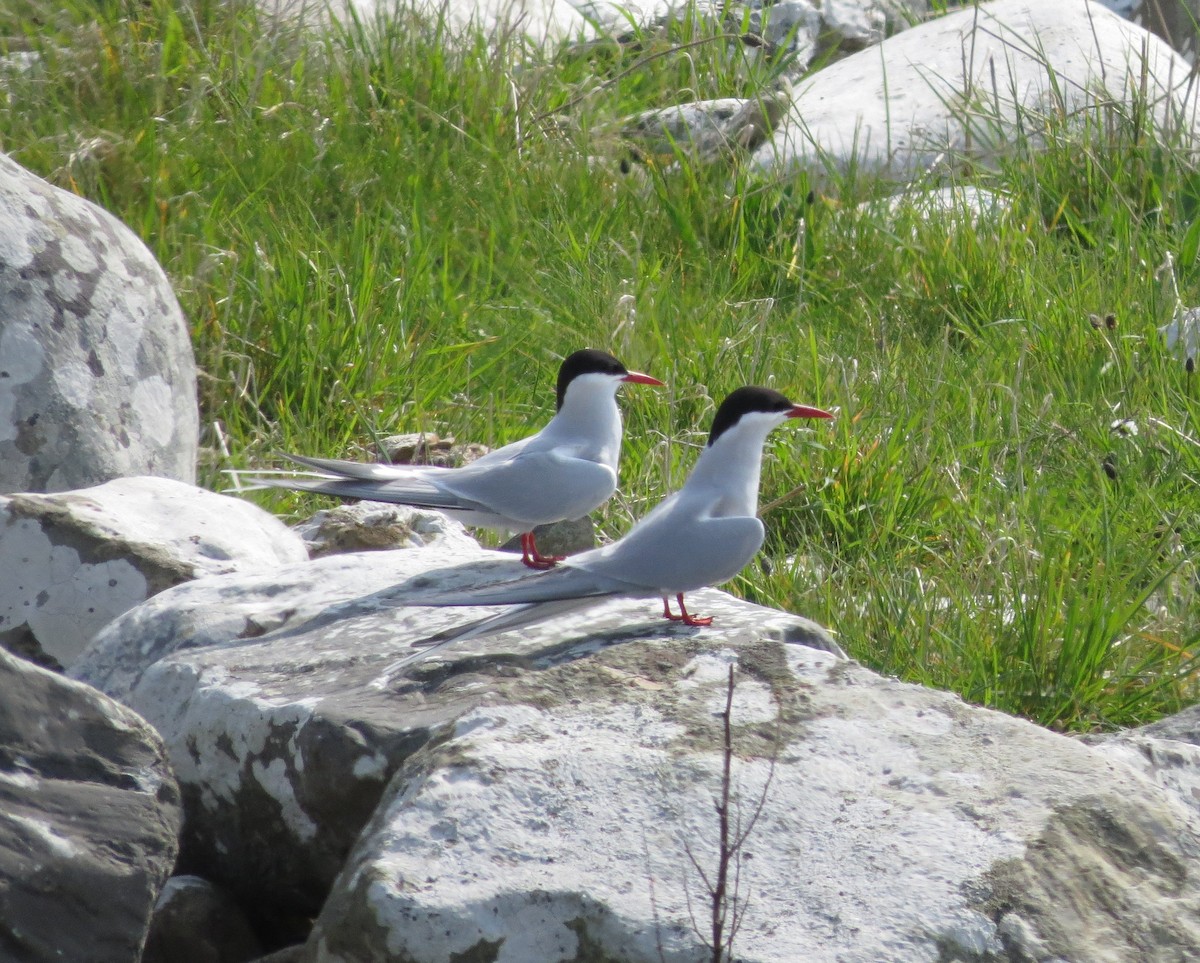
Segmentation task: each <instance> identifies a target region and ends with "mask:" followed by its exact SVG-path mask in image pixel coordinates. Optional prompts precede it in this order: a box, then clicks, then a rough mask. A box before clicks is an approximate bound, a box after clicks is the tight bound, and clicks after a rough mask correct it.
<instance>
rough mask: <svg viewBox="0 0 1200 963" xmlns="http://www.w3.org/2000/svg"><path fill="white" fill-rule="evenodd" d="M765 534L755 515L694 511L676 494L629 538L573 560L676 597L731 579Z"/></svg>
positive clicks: (599, 575) (601, 575) (579, 565)
mask: <svg viewBox="0 0 1200 963" xmlns="http://www.w3.org/2000/svg"><path fill="white" fill-rule="evenodd" d="M765 534H766V531H765V529H764V528H763V524H762V522H761V521H759V520H758V519H757V518H756V517H754V516H745V515H731V516H716V517H714V516H712V515H708V514H706V513H703V512H702V513H700V514H692V512H691V511H690V507H689V505H688V503H687V502H686V501H685V502H683V503H681V502H680V501H679V500H678V498H676V497H675V496H673V497H672V499H670V500H668V501H666V502H663V503H662V504H661V505H659V506H658V508H656V509H655V510H654V511H653V512H651V513H650V514H649V515H647V516H646V517H645V518H644V519H643V520H642V521H641V522H640V523H639V524H637V525H636V526H634V528H633V529H632V530H630V532H629V533H628V534H627V535H626V536H625V537H624V538H622V539H620V540H619V541H616V542H613V543H612V544H611V545H607V546H605V547H603V548H598V549H594V550H593V551H591V552H584V553H583V554H582V555H576V556H575V557H574V558H573V559H572V560H571V561H572V564H573V565H574V566H575V567H576V568H578V569H580V570H582V571H587V572H590V573H591V574H593V575H594V576H596V577H597V579H605V578H607V579H619V580H620V581H622V582H624V583H626V584H628V585H630V586H637V587H638V588H640V589H642V590H643V593H642V594H646V595H649V594H655V595H674V594H676V593H677V592H693V591H695V590H696V589H700V588H706V587H707V586H710V585H720V584H721V583H722V582H727V581H729V579H731V578H733V577H734V576H735V575H737V574H738V572H740V571H741V570H742V569H743V568H744V567H745V566H746V564H747V563H748V562H749V561H750V560H751V559H752V558H753V557H754V554H755V553H756V552H757V551H758V550H759V549H760V548H761V547H762V543H763V538H764V536H765ZM629 594H632V593H629Z"/></svg>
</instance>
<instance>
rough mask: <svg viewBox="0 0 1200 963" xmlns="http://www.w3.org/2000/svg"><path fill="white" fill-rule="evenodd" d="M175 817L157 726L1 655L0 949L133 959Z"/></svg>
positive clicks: (169, 853)
mask: <svg viewBox="0 0 1200 963" xmlns="http://www.w3.org/2000/svg"><path fill="white" fill-rule="evenodd" d="M180 817H181V812H180V807H179V791H178V788H177V786H176V784H175V780H174V778H173V777H172V776H171V771H170V768H169V766H168V765H167V760H166V754H165V752H164V750H163V745H162V742H161V741H160V740H159V738H158V736H157V735H156V734H155V732H154V730H153V729H151V728H150V727H149V726H148V725H147V724H146V723H145V722H144V721H143V720H142V719H140V718H138V717H137V716H136V715H134V713H133V712H131V711H130V710H128V709H126V708H125V707H124V706H121V705H118V704H117V703H115V702H113V701H112V700H111V699H109V698H107V697H106V696H103V695H101V694H100V693H99V692H97V691H96V690H94V689H92V688H90V687H88V686H85V685H81V684H80V683H78V682H73V681H71V680H69V679H64V678H63V677H62V676H60V675H57V674H55V673H52V672H47V671H45V670H44V669H40V668H38V667H37V666H35V665H33V664H31V663H29V662H26V661H24V660H22V659H18V658H16V657H15V656H12V655H9V654H8V653H7V652H4V651H2V650H0V956H2V957H3V958H4V959H6V960H20V961H22V963H39V961H42V960H45V961H47V963H49V961H55V963H62V961H64V960H88V961H94V963H129V961H132V960H136V959H138V956H139V953H140V951H141V947H142V944H143V941H144V940H145V938H146V931H147V927H148V925H149V921H150V913H151V909H152V908H153V906H154V902H155V899H156V897H157V896H158V892H159V890H160V888H161V887H162V885H163V883H164V882H165V880H166V879H167V876H168V875H169V874H170V872H171V867H172V865H173V864H174V862H175V856H176V852H177V842H176V837H177V834H178V832H179V825H180Z"/></svg>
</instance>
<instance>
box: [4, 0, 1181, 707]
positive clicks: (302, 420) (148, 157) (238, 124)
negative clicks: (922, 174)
mask: <svg viewBox="0 0 1200 963" xmlns="http://www.w3.org/2000/svg"><path fill="white" fill-rule="evenodd" d="M746 29H747V25H746V24H745V23H730V24H720V25H706V24H704V23H703V22H701V21H700V20H698V19H697V18H694V17H683V18H680V19H679V20H678V21H677V22H674V23H672V24H669V25H667V26H666V27H664V28H662V29H655V30H648V29H647V30H639V29H637V28H635V27H634V26H633V25H632V24H631V26H630V30H629V36H628V37H626V38H623V42H621V43H616V42H602V43H572V44H564V45H563V46H562V47H561V48H560V49H557V50H553V51H551V52H550V53H548V54H547V53H536V52H533V51H530V50H528V49H526V48H525V46H524V45H523V44H522V43H520V42H519V41H518V40H517V39H516V38H514V37H513V36H490V37H489V36H483V35H482V34H480V33H479V32H478V31H473V30H471V29H465V28H459V27H455V26H453V25H451V24H450V23H448V22H447V21H446V19H445V18H420V17H416V16H414V15H411V14H407V15H402V16H400V17H398V18H396V19H394V20H390V21H386V22H384V21H381V22H378V23H359V22H351V23H349V24H347V25H345V26H343V27H342V28H339V29H335V30H332V31H329V32H327V33H325V34H321V35H312V34H303V33H300V32H297V31H296V30H294V29H291V28H288V27H287V26H285V25H282V24H280V23H277V22H274V21H272V20H270V19H268V18H266V17H265V16H262V15H260V14H258V13H256V12H255V10H254V7H253V5H252V4H249V3H226V2H219V0H191V2H189V0H122V2H116V0H110V2H104V3H92V2H84V0H65V2H56V3H53V4H51V3H49V2H45V0H14V2H11V3H9V4H7V5H6V6H5V7H4V9H3V10H2V11H0V57H4V58H7V59H5V60H4V61H3V64H4V66H2V67H0V95H2V96H3V97H4V99H5V101H6V106H7V108H8V109H7V110H6V111H4V112H3V114H0V147H2V148H3V149H4V150H5V151H6V152H7V153H9V154H10V155H11V156H12V157H14V159H16V160H17V161H18V162H19V163H21V164H23V165H24V166H26V167H27V168H30V169H31V170H34V171H36V172H37V173H39V174H41V175H42V176H44V177H46V178H48V179H49V180H51V181H52V182H54V183H56V184H58V185H60V186H62V187H64V188H66V189H68V190H72V191H75V192H77V193H79V194H82V195H84V196H87V197H89V198H92V199H94V200H96V201H97V202H99V203H100V204H103V205H104V206H105V207H107V208H109V209H110V210H112V211H113V212H114V213H116V214H117V215H118V216H119V217H121V218H122V219H123V220H124V221H125V222H126V223H128V224H129V225H130V226H131V227H132V228H133V229H134V230H135V231H137V232H138V233H139V234H140V235H141V237H143V238H144V239H145V241H146V242H147V244H148V245H149V246H150V248H151V249H152V250H153V251H154V252H155V253H156V255H157V256H158V257H159V259H160V260H161V261H162V263H163V265H164V266H165V268H166V270H167V271H168V273H169V274H170V276H171V278H172V280H173V281H174V284H175V286H176V290H177V291H178V293H179V296H180V300H181V302H182V304H183V306H184V309H185V312H186V314H187V316H188V317H189V319H190V321H191V325H192V333H193V336H194V340H195V344H196V351H197V357H198V361H199V364H200V366H201V369H202V371H203V375H202V381H201V399H200V400H201V408H202V413H203V419H204V425H205V436H206V442H207V444H208V445H209V450H208V451H207V453H206V460H205V463H204V465H203V478H204V481H205V483H206V484H209V485H211V486H214V487H221V486H222V484H223V482H222V479H221V476H220V474H219V472H220V470H221V469H223V468H226V467H238V468H241V467H248V466H257V467H270V466H273V465H276V464H278V452H280V451H298V452H307V453H311V454H317V455H330V456H349V457H359V458H365V457H371V455H372V454H373V446H374V442H375V440H376V439H377V438H378V437H380V436H382V435H386V434H389V433H392V432H397V431H416V430H432V431H437V432H439V433H441V434H447V433H449V434H454V435H457V436H458V437H459V438H460V439H464V440H472V441H480V442H484V443H487V444H492V445H495V444H500V443H503V442H506V441H510V440H513V439H515V438H517V437H520V436H521V435H523V434H526V433H527V432H528V431H529V430H530V429H531V428H532V427H534V426H537V425H539V424H541V423H543V422H544V420H545V418H546V417H547V415H548V412H549V411H550V410H551V408H552V404H553V402H552V397H553V379H554V375H555V371H556V369H557V363H558V359H559V358H561V357H562V356H563V355H565V354H566V353H568V352H570V351H571V350H573V349H575V348H577V347H580V346H584V345H596V346H602V347H609V348H612V349H613V350H615V351H616V352H617V353H618V354H619V355H620V356H621V357H622V359H623V360H624V361H625V362H626V363H627V364H629V365H631V366H633V367H638V368H641V369H643V370H648V371H650V372H652V373H653V374H655V375H656V376H658V377H661V378H663V379H664V380H666V381H668V382H669V385H670V387H669V388H668V389H667V390H666V391H660V392H654V391H626V392H624V400H623V405H624V407H625V411H626V413H627V419H626V420H627V428H628V434H627V439H628V440H627V445H626V452H627V454H626V456H625V460H624V462H623V466H622V476H623V485H622V494H620V495H619V496H618V497H617V498H615V499H614V500H613V502H612V503H611V504H610V505H609V506H608V508H607V509H606V510H605V512H604V514H603V515H602V517H601V518H600V522H601V525H602V528H603V529H604V531H605V532H606V533H607V534H608V535H610V536H616V535H619V534H620V533H621V532H622V531H624V530H625V529H626V528H627V527H628V525H629V524H630V522H631V521H632V520H633V519H634V518H636V517H638V516H640V515H641V514H643V513H644V512H645V511H646V510H647V509H648V507H649V506H651V505H652V504H653V503H654V502H656V501H657V500H658V499H659V498H660V497H661V496H662V494H663V493H664V492H666V491H668V490H670V489H671V488H673V487H675V486H677V485H678V484H679V483H680V482H681V481H682V479H683V478H684V476H685V474H686V471H687V469H688V468H689V467H690V465H691V462H692V460H693V459H694V455H695V450H696V448H697V446H698V445H700V444H702V443H703V439H704V432H705V429H706V428H707V424H708V421H709V419H710V418H711V415H712V412H713V410H714V408H715V404H716V402H718V401H719V400H720V399H721V398H722V397H723V396H724V394H725V393H726V392H728V391H729V390H731V389H732V388H734V387H737V386H738V385H740V384H744V383H765V384H772V385H774V386H776V387H779V388H781V389H783V390H785V391H786V392H787V393H788V394H789V395H790V396H791V397H793V398H795V399H796V400H797V401H803V402H808V403H813V404H820V405H823V406H827V407H828V406H837V407H839V408H840V409H841V412H842V417H841V419H840V420H839V421H838V422H837V423H836V424H834V425H833V426H829V425H827V424H823V425H820V426H817V427H815V428H806V429H802V430H801V431H799V432H793V433H791V434H788V433H786V432H779V433H777V437H776V438H774V439H773V441H772V443H771V444H770V446H769V452H768V459H767V465H766V470H765V472H764V485H763V504H764V506H766V512H765V517H766V521H767V525H768V529H769V531H770V535H769V539H768V543H767V546H766V548H765V551H764V564H763V565H761V566H759V565H755V566H751V568H750V569H748V570H747V572H746V573H745V575H744V576H743V577H742V578H740V579H739V580H738V581H737V582H736V583H735V584H734V588H735V590H737V591H740V592H742V593H743V594H745V595H747V596H748V597H751V598H754V599H756V600H758V601H761V602H763V603H765V604H770V605H776V606H780V607H783V608H787V609H791V610H793V611H796V612H799V613H802V614H804V615H806V616H809V617H811V618H813V619H815V620H817V621H819V622H822V623H825V624H827V625H829V626H831V627H832V628H833V629H835V630H836V632H837V634H838V637H839V638H840V640H841V642H842V644H843V645H844V646H845V647H846V648H847V649H848V650H849V651H850V652H851V653H852V654H853V655H855V656H856V657H858V658H860V659H862V660H863V661H864V662H866V663H868V664H870V665H872V666H874V667H876V668H878V669H880V670H881V671H884V672H890V673H894V674H896V675H898V676H900V677H901V678H904V679H909V680H913V681H917V682H921V683H925V684H928V685H934V686H939V687H944V688H947V689H952V690H954V691H957V692H959V693H961V694H962V695H963V696H964V697H965V698H967V699H970V700H972V701H975V702H978V703H981V704H984V705H989V706H994V707H996V708H998V709H1002V710H1004V711H1008V712H1014V713H1020V714H1023V715H1026V716H1028V717H1029V718H1032V719H1035V720H1037V721H1039V722H1042V723H1045V724H1047V725H1053V726H1056V727H1060V728H1064V729H1095V728H1111V727H1115V726H1121V725H1129V724H1134V723H1139V722H1143V721H1147V720H1149V719H1153V718H1156V717H1157V716H1159V715H1161V714H1163V713H1168V712H1171V711H1174V710H1176V709H1178V708H1180V707H1181V706H1183V705H1185V704H1187V703H1189V702H1191V701H1194V700H1195V698H1196V681H1195V668H1194V665H1193V663H1194V659H1195V656H1196V653H1197V650H1198V646H1200V637H1198V635H1200V616H1198V613H1200V605H1198V604H1197V598H1196V594H1197V593H1196V589H1197V585H1196V573H1195V570H1194V567H1193V563H1192V561H1191V560H1192V559H1194V558H1196V557H1197V550H1198V549H1200V544H1198V543H1200V502H1198V501H1197V498H1196V492H1197V479H1198V478H1200V432H1198V429H1197V417H1198V415H1200V386H1197V384H1196V383H1195V379H1194V375H1192V374H1190V373H1189V372H1187V371H1186V370H1185V369H1184V366H1183V365H1182V363H1181V362H1180V361H1179V360H1178V359H1176V358H1173V357H1171V356H1170V355H1169V354H1168V353H1167V352H1166V351H1165V349H1164V348H1163V345H1162V343H1161V339H1160V338H1159V336H1158V334H1157V331H1156V328H1157V327H1158V326H1159V325H1161V324H1163V323H1165V322H1166V321H1167V320H1168V319H1169V318H1170V316H1171V314H1172V312H1173V311H1174V310H1175V306H1176V305H1175V301H1174V294H1173V290H1172V289H1171V288H1170V285H1169V284H1167V283H1166V278H1165V277H1164V274H1163V272H1162V271H1161V270H1160V267H1161V266H1162V265H1163V264H1164V263H1165V262H1166V261H1167V260H1168V255H1170V256H1171V258H1172V259H1173V260H1174V262H1175V263H1176V264H1177V265H1178V286H1179V290H1180V291H1181V296H1182V298H1183V300H1184V302H1185V303H1190V304H1194V303H1197V298H1198V297H1200V265H1198V261H1197V252H1198V251H1200V171H1197V169H1196V166H1195V163H1194V160H1193V157H1192V154H1191V153H1190V152H1189V151H1188V150H1187V149H1185V148H1184V146H1183V145H1182V141H1181V140H1180V139H1179V138H1178V137H1176V138H1172V137H1171V136H1170V135H1165V136H1164V135H1161V134H1156V133H1155V132H1154V129H1153V126H1154V125H1153V124H1152V123H1151V122H1150V115H1149V112H1148V111H1146V110H1144V109H1140V108H1139V107H1138V106H1137V105H1136V104H1135V105H1134V106H1133V108H1132V109H1128V110H1122V111H1116V110H1108V111H1107V112H1101V111H1098V112H1097V113H1096V115H1095V116H1091V117H1079V116H1075V117H1068V116H1066V115H1065V114H1064V113H1063V112H1062V111H1056V110H1054V109H1053V104H1052V105H1051V107H1050V108H1048V109H1047V111H1046V113H1045V115H1044V116H1041V115H1035V114H1034V113H1033V112H1032V111H1028V112H1026V114H1025V115H1023V117H1022V123H1021V132H1022V135H1021V137H1019V138H1018V139H1017V141H1016V143H1015V144H1013V145H1012V149H1011V151H1010V152H1009V153H1007V154H1006V155H1005V156H1004V157H1002V158H1000V159H999V160H997V161H996V163H994V164H993V165H992V166H991V167H989V168H986V169H984V168H982V167H981V166H980V165H979V164H978V163H976V162H975V161H974V160H973V159H972V158H969V157H964V158H961V159H957V158H955V159H950V160H951V161H954V163H948V164H947V165H946V169H954V170H958V171H960V172H961V173H960V178H961V180H960V182H961V183H963V184H966V183H968V181H972V182H974V183H976V184H978V185H980V186H983V187H987V188H989V189H991V190H994V191H996V192H998V193H1000V194H1001V195H1002V196H1003V198H1004V200H1005V203H1006V205H1007V211H1006V212H1004V213H999V214H995V215H987V216H983V217H979V218H975V217H973V216H971V215H969V214H968V213H967V212H966V211H965V210H962V211H959V212H958V213H957V214H956V215H953V216H951V215H947V216H933V217H927V216H923V215H922V214H921V213H919V212H917V211H915V210H910V209H908V208H900V209H898V210H892V208H891V207H890V206H889V205H887V204H885V203H883V202H882V200H881V199H882V198H884V197H885V196H886V195H887V194H888V193H890V190H891V188H890V186H889V185H887V184H885V183H881V182H879V181H877V180H875V179H873V178H872V177H871V176H870V175H869V174H867V173H866V172H864V171H857V170H856V171H851V172H850V173H848V174H846V175H843V176H841V177H840V178H838V177H836V176H833V175H831V174H830V173H828V172H826V173H825V175H824V180H823V183H824V184H825V188H824V190H823V192H822V193H821V194H813V193H812V192H811V191H810V187H811V185H810V183H809V182H808V181H807V180H806V179H805V178H803V177H796V178H790V179H784V180H766V179H761V178H756V177H755V176H753V175H752V174H751V173H750V172H747V171H745V170H740V169H736V168H734V169H732V170H731V168H730V167H728V166H726V165H724V164H722V165H714V166H705V165H703V164H701V163H699V162H698V161H696V160H695V159H693V158H692V157H691V156H690V154H689V151H688V150H687V149H686V146H687V145H682V144H680V145H676V146H677V148H678V149H675V150H671V151H667V152H666V153H664V154H661V155H660V154H654V155H653V156H648V157H646V158H645V161H646V163H645V164H642V165H634V169H633V170H632V171H629V172H627V171H626V170H624V169H623V168H627V167H628V166H629V165H628V160H629V153H628V148H627V145H625V144H624V143H623V140H622V138H621V137H620V135H619V133H618V131H619V130H620V122H621V121H622V119H624V118H627V117H630V116H632V115H635V114H638V113H640V112H642V111H645V110H649V109H652V108H661V107H665V106H670V105H673V104H677V103H681V102H684V101H689V100H697V99H706V98H714V97H723V96H758V95H759V94H760V93H761V92H762V91H763V90H765V89H767V87H768V86H769V84H770V83H771V82H772V81H773V80H774V78H775V77H776V76H777V75H778V72H779V70H780V67H781V64H780V62H779V61H778V60H777V59H774V58H772V57H771V56H769V55H766V54H764V53H763V52H762V50H761V48H754V47H748V46H747V45H745V44H743V43H740V42H736V41H732V40H731V39H730V36H731V34H737V33H741V32H744V31H745V30H746ZM986 100H987V97H986V96H983V97H982V98H981V102H980V103H978V104H972V110H973V111H975V112H977V113H978V112H982V111H983V110H984V108H985V107H986ZM979 122H980V123H981V124H982V125H983V127H986V123H985V120H980V121H979ZM983 127H981V128H980V130H981V133H980V136H981V137H982V136H983V134H984V133H986V131H985V130H984V129H983ZM623 162H624V163H623ZM831 177H832V178H833V179H832V180H830V178H831ZM1110 315H1111V316H1112V322H1111V324H1110V323H1109V322H1108V321H1107V320H1102V323H1095V322H1096V319H1107V318H1108V316H1110ZM222 445H223V446H224V447H225V448H226V449H227V451H228V455H227V456H226V455H225V454H223V453H222V450H221V449H222ZM262 497H263V500H264V504H267V505H270V506H271V507H273V508H275V509H277V510H280V511H293V510H294V511H299V510H302V509H304V508H305V507H310V506H311V505H313V504H314V501H313V500H311V499H307V500H306V499H302V498H298V497H295V496H288V495H264V496H262Z"/></svg>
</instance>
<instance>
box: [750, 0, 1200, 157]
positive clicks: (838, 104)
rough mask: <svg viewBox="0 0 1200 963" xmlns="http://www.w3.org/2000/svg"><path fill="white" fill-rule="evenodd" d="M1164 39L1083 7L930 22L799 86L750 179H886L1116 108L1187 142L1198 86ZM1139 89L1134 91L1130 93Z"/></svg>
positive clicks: (1065, 2)
mask: <svg viewBox="0 0 1200 963" xmlns="http://www.w3.org/2000/svg"><path fill="white" fill-rule="evenodd" d="M1189 77H1190V68H1189V66H1188V64H1187V62H1186V61H1185V60H1184V59H1183V58H1182V57H1181V56H1180V55H1179V54H1177V53H1176V52H1175V51H1173V50H1172V49H1171V48H1170V47H1169V46H1168V45H1167V44H1166V43H1165V42H1164V41H1162V40H1160V39H1159V38H1158V37H1156V36H1154V35H1153V34H1150V33H1148V32H1147V31H1146V30H1144V29H1142V28H1141V27H1139V26H1136V25H1135V24H1132V23H1130V22H1129V21H1127V20H1124V19H1122V18H1121V17H1119V16H1117V15H1116V14H1114V13H1112V12H1111V11H1109V10H1107V9H1106V8H1104V7H1101V6H1099V5H1098V4H1093V3H1088V2H1085V0H1062V2H1059V3H1037V2H1032V0H994V2H991V3H984V4H979V5H978V6H969V7H967V8H966V9H963V10H959V11H957V12H955V13H951V14H948V15H946V16H944V17H939V18H937V19H935V20H930V21H929V22H927V23H923V24H920V25H918V26H916V27H913V28H911V29H909V30H906V31H904V32H902V33H899V34H896V35H895V36H893V37H890V38H888V39H887V40H885V41H883V42H882V43H881V44H879V45H878V46H877V47H873V48H871V49H870V50H866V51H863V52H861V53H858V54H855V55H854V56H852V57H847V58H846V59H844V60H841V61H838V62H837V63H834V64H831V65H830V66H828V67H826V68H824V69H823V70H819V71H817V72H816V73H814V74H812V75H811V76H810V77H808V78H806V79H805V80H803V81H801V82H798V83H797V85H796V88H795V95H794V99H793V103H792V107H791V111H790V112H789V113H788V114H787V115H786V116H785V117H784V119H783V120H782V122H781V123H780V124H779V126H778V128H777V129H776V131H775V133H774V135H773V136H772V137H771V139H769V140H768V141H767V142H766V143H764V144H763V145H762V146H761V147H759V148H758V149H757V150H756V151H755V153H754V155H753V157H752V163H753V164H755V165H756V166H757V167H758V168H760V169H762V170H770V171H778V170H788V171H797V170H805V171H808V172H809V173H810V174H812V175H814V176H816V177H818V178H819V177H820V176H822V174H823V172H824V171H825V170H826V169H827V168H832V169H835V170H843V171H844V170H846V169H848V168H850V167H852V166H857V167H858V168H860V169H863V170H867V171H871V172H878V173H883V174H886V175H889V176H891V177H894V178H896V179H898V180H908V179H910V178H912V177H914V176H916V175H917V174H920V173H922V172H924V171H927V170H929V169H931V168H935V167H936V166H937V165H939V164H944V165H945V166H946V168H947V170H952V169H954V168H955V167H956V166H957V164H958V162H959V160H960V159H961V158H963V157H968V158H970V159H972V160H975V161H981V160H982V161H985V162H987V161H989V160H991V159H993V158H994V157H995V156H996V155H997V154H1000V153H1003V152H1005V151H1007V150H1009V149H1011V145H1012V143H1013V141H1014V140H1015V139H1016V138H1017V137H1019V136H1030V132H1031V131H1036V129H1037V128H1038V127H1039V126H1040V125H1041V118H1046V117H1059V116H1066V117H1073V118H1075V119H1077V120H1081V119H1082V118H1084V117H1087V116H1091V115H1094V114H1095V113H1096V112H1097V111H1099V110H1105V109H1110V110H1115V111H1117V112H1121V111H1125V112H1128V111H1129V110H1130V108H1131V106H1132V105H1133V104H1134V102H1135V99H1137V98H1141V99H1142V100H1143V101H1144V103H1145V105H1146V107H1147V109H1148V111H1149V116H1150V118H1151V119H1152V120H1153V121H1154V122H1155V123H1156V124H1157V125H1158V126H1159V127H1160V128H1166V127H1171V126H1176V125H1178V126H1179V127H1181V128H1182V129H1183V131H1184V136H1185V137H1186V138H1194V137H1195V133H1196V130H1195V125H1196V96H1197V94H1196V87H1195V85H1194V84H1191V83H1189ZM1143 84H1144V85H1145V86H1144V90H1143V89H1142V87H1143Z"/></svg>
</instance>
